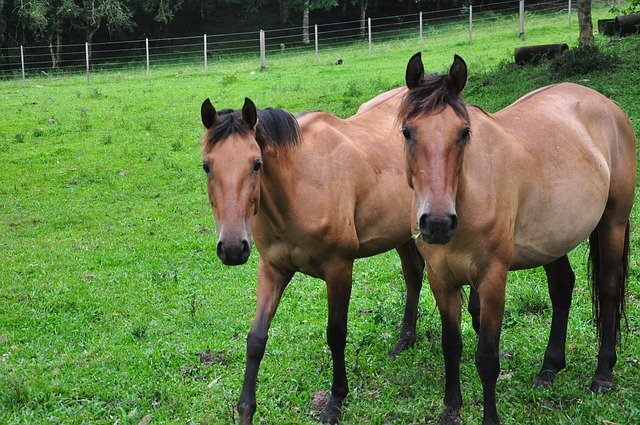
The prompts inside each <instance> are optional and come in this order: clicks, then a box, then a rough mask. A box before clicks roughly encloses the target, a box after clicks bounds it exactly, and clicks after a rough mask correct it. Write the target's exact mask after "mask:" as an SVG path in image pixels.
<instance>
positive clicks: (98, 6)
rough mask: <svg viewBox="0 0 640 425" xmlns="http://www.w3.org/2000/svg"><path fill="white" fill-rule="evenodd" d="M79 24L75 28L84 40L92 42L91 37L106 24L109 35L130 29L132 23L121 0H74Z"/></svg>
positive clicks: (130, 15) (129, 12)
mask: <svg viewBox="0 0 640 425" xmlns="http://www.w3.org/2000/svg"><path fill="white" fill-rule="evenodd" d="M76 1H77V3H76V5H77V8H78V16H79V18H80V19H79V20H78V21H79V23H77V26H78V27H79V28H80V29H81V30H82V31H83V32H84V40H85V41H86V42H87V43H89V48H91V43H92V42H93V36H94V35H95V33H96V32H97V31H98V30H99V29H100V27H101V26H102V24H103V22H104V23H106V25H107V29H108V30H109V33H111V32H112V31H116V30H123V29H130V28H132V27H133V25H134V23H133V20H132V13H131V11H130V10H129V8H127V5H126V4H125V3H124V1H123V0H76Z"/></svg>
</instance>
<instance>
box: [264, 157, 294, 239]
mask: <svg viewBox="0 0 640 425" xmlns="http://www.w3.org/2000/svg"><path fill="white" fill-rule="evenodd" d="M292 154H293V153H292V152H290V151H288V150H287V149H282V150H278V149H270V150H269V151H264V152H263V154H262V157H263V161H264V164H265V167H264V170H263V173H262V176H261V178H260V211H259V214H261V215H262V216H263V217H264V218H265V219H267V221H268V222H269V223H270V224H271V225H272V226H273V227H274V229H276V230H277V229H283V228H284V227H285V226H286V223H287V221H288V218H289V215H290V205H291V199H290V198H291V195H290V194H291V193H293V190H294V188H295V184H296V181H297V180H296V167H295V165H294V164H293V155H292Z"/></svg>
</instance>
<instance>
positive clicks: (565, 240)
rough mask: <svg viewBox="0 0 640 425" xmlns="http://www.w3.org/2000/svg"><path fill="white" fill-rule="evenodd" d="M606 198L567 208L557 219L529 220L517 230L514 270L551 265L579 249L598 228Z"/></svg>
mask: <svg viewBox="0 0 640 425" xmlns="http://www.w3.org/2000/svg"><path fill="white" fill-rule="evenodd" d="M606 199H607V198H606V196H603V197H596V198H595V199H593V200H592V202H591V203H588V204H580V205H589V206H588V208H585V207H584V206H583V207H582V208H580V209H579V208H577V205H576V206H573V207H572V208H567V209H564V211H562V210H560V211H561V212H559V213H557V214H556V216H555V217H550V216H549V215H541V216H538V217H535V216H534V217H528V218H527V219H526V221H525V222H524V223H522V225H520V226H518V227H516V229H515V252H514V258H513V262H512V266H511V269H512V270H515V269H527V268H532V267H537V266H541V265H545V264H549V263H551V262H553V261H555V260H557V259H558V258H560V257H562V256H563V255H565V254H567V253H568V252H569V251H571V250H572V249H573V248H575V247H576V246H578V245H579V244H580V243H581V242H582V241H583V240H585V239H586V238H588V237H589V234H590V233H591V232H592V231H593V229H595V227H596V226H597V224H598V222H599V221H600V218H601V217H602V213H603V211H604V207H605V205H606Z"/></svg>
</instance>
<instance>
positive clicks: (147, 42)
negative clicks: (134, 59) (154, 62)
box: [144, 38, 150, 78]
mask: <svg viewBox="0 0 640 425" xmlns="http://www.w3.org/2000/svg"><path fill="white" fill-rule="evenodd" d="M144 45H145V50H146V52H147V78H149V74H150V70H149V39H148V38H145V39H144Z"/></svg>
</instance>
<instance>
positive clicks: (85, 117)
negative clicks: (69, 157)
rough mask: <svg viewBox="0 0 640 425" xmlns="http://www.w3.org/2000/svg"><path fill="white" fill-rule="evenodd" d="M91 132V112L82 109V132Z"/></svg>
mask: <svg viewBox="0 0 640 425" xmlns="http://www.w3.org/2000/svg"><path fill="white" fill-rule="evenodd" d="M89 130H91V120H90V119H89V111H88V110H87V109H86V108H81V109H80V131H82V132H87V131H89Z"/></svg>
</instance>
